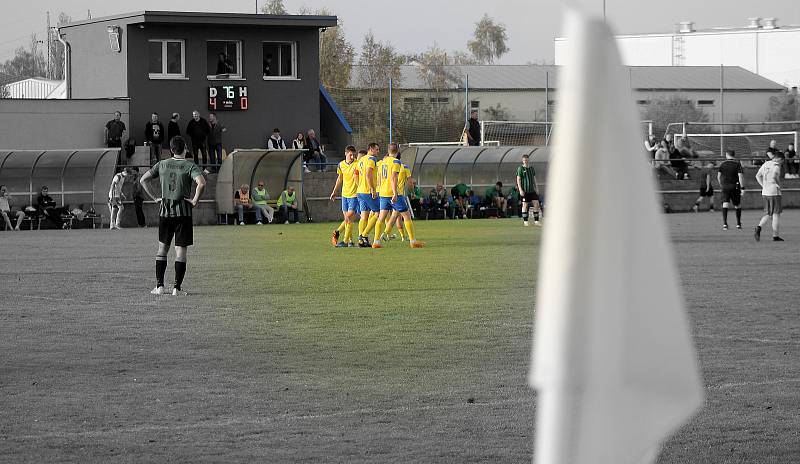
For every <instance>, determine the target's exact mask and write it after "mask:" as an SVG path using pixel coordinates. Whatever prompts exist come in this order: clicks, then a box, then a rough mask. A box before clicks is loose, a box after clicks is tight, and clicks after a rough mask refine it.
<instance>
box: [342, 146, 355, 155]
mask: <svg viewBox="0 0 800 464" xmlns="http://www.w3.org/2000/svg"><path fill="white" fill-rule="evenodd" d="M344 151H345V152H347V153H355V152H356V147H354V146H352V145H348V146H346V147H345V148H344Z"/></svg>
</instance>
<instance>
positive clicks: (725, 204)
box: [717, 150, 744, 230]
mask: <svg viewBox="0 0 800 464" xmlns="http://www.w3.org/2000/svg"><path fill="white" fill-rule="evenodd" d="M735 156H736V153H735V152H734V151H733V150H725V161H723V162H722V164H720V165H719V171H718V172H717V181H718V182H719V187H720V188H721V189H722V230H728V209H729V208H730V206H731V203H733V207H734V208H735V209H736V228H737V229H741V228H742V194H743V193H744V170H743V169H742V163H740V162H738V161H736V160H735V159H734V157H735Z"/></svg>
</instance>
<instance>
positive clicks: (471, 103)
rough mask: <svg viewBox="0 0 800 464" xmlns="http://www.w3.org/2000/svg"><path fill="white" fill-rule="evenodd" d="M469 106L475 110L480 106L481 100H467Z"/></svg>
mask: <svg viewBox="0 0 800 464" xmlns="http://www.w3.org/2000/svg"><path fill="white" fill-rule="evenodd" d="M469 107H470V108H472V109H474V110H477V109H479V108H480V107H481V102H479V101H478V100H472V101H471V102H469Z"/></svg>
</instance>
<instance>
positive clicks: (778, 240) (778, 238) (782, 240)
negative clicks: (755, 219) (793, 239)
mask: <svg viewBox="0 0 800 464" xmlns="http://www.w3.org/2000/svg"><path fill="white" fill-rule="evenodd" d="M772 241H773V242H785V241H786V240H784V239H782V238H780V237H778V236H777V235H776V236H774V237H772Z"/></svg>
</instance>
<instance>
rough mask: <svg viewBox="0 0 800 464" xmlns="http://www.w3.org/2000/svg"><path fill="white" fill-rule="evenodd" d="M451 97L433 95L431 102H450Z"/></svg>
mask: <svg viewBox="0 0 800 464" xmlns="http://www.w3.org/2000/svg"><path fill="white" fill-rule="evenodd" d="M449 101H450V98H449V97H431V103H448V102H449Z"/></svg>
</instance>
